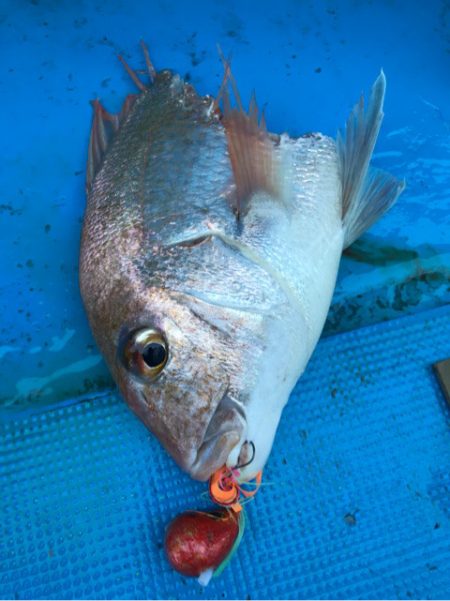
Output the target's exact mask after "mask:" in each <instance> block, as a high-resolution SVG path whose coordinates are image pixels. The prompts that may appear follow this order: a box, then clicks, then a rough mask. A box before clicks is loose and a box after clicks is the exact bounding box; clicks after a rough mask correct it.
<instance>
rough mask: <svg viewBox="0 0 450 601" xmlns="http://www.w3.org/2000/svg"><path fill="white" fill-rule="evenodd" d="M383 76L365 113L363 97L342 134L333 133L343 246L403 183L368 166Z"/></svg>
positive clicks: (377, 123)
mask: <svg viewBox="0 0 450 601" xmlns="http://www.w3.org/2000/svg"><path fill="white" fill-rule="evenodd" d="M385 91H386V78H385V76H384V73H383V72H381V73H380V75H379V76H378V78H377V80H376V81H375V83H374V85H373V87H372V93H371V96H370V100H369V105H368V108H367V112H365V111H364V100H363V97H361V99H360V101H359V103H358V104H357V105H356V106H355V107H354V109H353V111H352V112H351V114H350V116H349V118H348V120H347V124H346V131H345V135H344V134H342V133H341V132H339V133H338V136H337V150H338V156H339V164H340V172H341V179H342V220H343V225H344V229H345V239H344V247H347V246H349V245H350V244H351V243H352V242H354V241H355V240H356V239H357V238H358V237H359V236H360V235H361V234H362V233H363V232H364V231H365V230H366V229H368V228H369V227H370V226H371V225H372V224H373V223H374V222H375V221H376V220H377V219H378V218H379V217H381V215H382V214H383V213H385V212H386V211H387V210H388V209H389V208H390V207H391V206H392V205H393V204H394V202H395V201H396V200H397V198H398V196H399V195H400V193H401V192H402V191H403V189H404V187H405V182H402V181H399V180H397V179H395V178H394V177H393V176H392V175H389V174H388V173H385V172H383V171H379V170H376V169H372V168H369V162H370V159H371V157H372V153H373V149H374V147H375V143H376V140H377V137H378V133H379V131H380V127H381V122H382V120H383V116H384V114H383V102H384V95H385Z"/></svg>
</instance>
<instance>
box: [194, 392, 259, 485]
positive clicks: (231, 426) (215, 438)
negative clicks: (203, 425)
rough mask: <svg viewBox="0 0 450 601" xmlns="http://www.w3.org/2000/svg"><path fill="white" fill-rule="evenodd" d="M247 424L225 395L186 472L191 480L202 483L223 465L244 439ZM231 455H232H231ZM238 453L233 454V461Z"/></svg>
mask: <svg viewBox="0 0 450 601" xmlns="http://www.w3.org/2000/svg"><path fill="white" fill-rule="evenodd" d="M246 426H247V422H246V419H245V415H244V412H243V409H242V407H241V405H240V404H239V403H238V402H237V401H235V400H234V399H232V398H231V397H229V396H228V395H225V396H224V397H223V398H222V400H221V401H220V403H219V405H218V407H217V409H216V411H215V413H214V414H213V416H212V418H211V421H210V422H209V424H208V427H207V429H206V432H205V436H204V438H203V441H202V444H201V445H200V447H199V449H198V451H197V456H196V458H195V460H194V462H193V463H192V464H191V465H190V466H189V467H188V468H187V471H188V472H189V474H190V476H191V477H192V478H194V479H195V480H201V481H205V480H208V478H210V476H211V475H212V474H213V473H214V472H215V471H216V470H218V469H219V468H221V467H222V466H223V465H225V463H227V460H228V457H229V455H230V453H232V452H233V451H234V450H235V449H236V447H238V445H239V448H240V446H241V444H242V441H243V439H244V438H245V431H246ZM233 454H234V453H233ZM237 455H238V453H237V454H236V457H237Z"/></svg>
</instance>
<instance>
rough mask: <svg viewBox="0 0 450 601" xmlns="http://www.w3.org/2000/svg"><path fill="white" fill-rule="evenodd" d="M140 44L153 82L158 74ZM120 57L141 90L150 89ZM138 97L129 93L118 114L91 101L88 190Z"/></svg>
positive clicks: (145, 47)
mask: <svg viewBox="0 0 450 601" xmlns="http://www.w3.org/2000/svg"><path fill="white" fill-rule="evenodd" d="M140 44H141V48H142V51H143V53H144V58H145V64H146V66H147V74H148V76H149V79H150V83H151V82H153V80H154V78H155V76H156V71H155V68H154V66H153V64H152V62H151V60H150V55H149V53H148V49H147V46H146V45H145V43H144V42H143V41H142V40H141V42H140ZM118 58H119V60H120V62H121V63H122V64H123V66H124V67H125V69H126V71H127V73H128V75H129V76H130V77H131V79H132V80H133V82H134V83H135V84H136V86H137V87H138V88H139V90H140V91H141V92H145V90H147V89H148V86H147V85H145V84H144V83H143V82H142V81H141V80H140V79H139V76H138V74H137V72H136V71H134V70H133V69H132V68H131V67H130V66H129V65H128V64H127V62H126V61H125V59H124V58H123V57H122V56H119V57H118ZM138 97H139V94H129V95H128V96H127V97H126V98H125V100H124V103H123V105H122V109H121V110H120V112H119V113H117V114H114V113H109V112H108V111H107V110H106V109H105V108H104V107H103V106H102V105H101V103H100V101H99V100H93V101H92V102H91V104H92V107H93V109H94V117H93V120H92V127H91V135H90V138H89V150H88V162H87V169H86V190H87V191H88V192H89V190H90V188H91V186H92V182H93V181H94V178H95V176H96V175H97V173H98V171H99V169H100V167H101V166H102V163H103V159H104V157H105V154H106V151H107V149H108V148H109V145H110V144H111V141H112V139H113V138H114V135H115V134H116V132H117V131H118V129H119V127H120V126H121V125H122V123H123V122H124V121H125V119H126V118H127V117H128V115H129V113H130V111H131V109H132V108H133V105H134V103H135V102H136V99H137V98H138Z"/></svg>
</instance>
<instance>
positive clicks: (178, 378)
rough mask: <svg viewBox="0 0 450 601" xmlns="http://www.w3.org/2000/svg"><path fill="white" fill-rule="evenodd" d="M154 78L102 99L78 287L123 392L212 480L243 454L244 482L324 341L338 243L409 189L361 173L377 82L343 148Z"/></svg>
mask: <svg viewBox="0 0 450 601" xmlns="http://www.w3.org/2000/svg"><path fill="white" fill-rule="evenodd" d="M152 76H153V78H154V81H153V83H152V85H151V86H148V87H147V86H146V87H145V89H143V90H142V91H141V93H140V94H139V95H138V96H137V97H136V98H133V99H132V100H133V101H132V102H130V103H129V105H130V106H129V107H128V108H127V111H125V113H124V114H122V115H121V116H120V119H119V118H115V120H114V116H111V115H109V114H108V113H106V111H104V109H101V108H100V107H99V106H97V107H96V108H97V111H98V113H97V115H96V118H97V124H96V125H95V123H94V128H93V134H92V136H91V149H90V164H89V172H90V174H91V176H90V181H89V182H88V184H89V186H88V202H87V208H86V214H85V219H84V226H83V235H82V244H81V253H80V286H81V292H82V296H83V300H84V304H85V307H86V311H87V314H88V317H89V321H90V324H91V327H92V330H93V333H94V336H95V338H96V341H97V343H98V345H99V347H100V349H101V352H102V354H103V355H104V357H105V359H106V362H107V364H108V366H109V368H110V370H111V372H112V374H113V377H114V379H115V381H116V382H117V384H118V386H119V388H120V390H121V392H122V395H123V396H124V398H125V400H126V401H127V403H128V404H129V406H130V407H131V408H132V409H133V411H134V412H135V413H136V414H137V415H138V416H139V417H140V418H141V420H142V421H143V422H144V423H145V424H146V425H147V427H149V428H150V429H151V430H152V432H153V433H154V434H155V435H156V436H157V437H158V438H159V440H160V441H161V442H162V444H163V445H164V447H165V448H166V449H167V450H168V452H169V453H170V454H171V455H172V457H173V458H174V459H175V461H176V462H177V463H178V464H179V465H180V467H182V468H183V469H184V470H186V471H187V472H189V473H190V474H191V475H192V476H193V477H194V478H196V479H200V480H205V479H207V478H208V477H209V476H210V475H211V474H212V473H213V472H214V471H215V470H216V469H218V468H219V467H221V466H222V465H223V464H224V463H227V464H228V465H230V466H234V465H237V464H239V463H245V462H246V461H249V460H250V463H249V465H248V466H246V467H244V468H243V469H242V474H241V477H242V479H244V480H245V479H250V478H252V477H253V476H254V475H255V474H256V473H257V472H258V471H259V470H260V469H262V468H263V466H264V464H265V462H266V460H267V458H268V455H269V453H270V449H271V447H272V443H273V439H274V436H275V432H276V429H277V425H278V422H279V419H280V416H281V412H282V409H283V407H284V405H285V404H286V402H287V400H288V398H289V394H290V392H291V391H292V388H293V387H294V385H295V383H296V381H297V380H298V378H299V376H300V375H301V374H302V372H303V370H304V369H305V367H306V364H307V362H308V360H309V357H310V355H311V353H312V351H313V350H314V347H315V345H316V343H317V340H318V338H319V336H320V333H321V330H322V327H323V324H324V321H325V319H326V315H327V312H328V308H329V304H330V301H331V296H332V293H333V289H334V285H335V280H336V274H337V271H338V266H339V261H340V256H341V253H342V249H343V247H344V246H345V245H346V244H348V243H349V242H350V241H351V240H352V239H353V238H354V237H355V235H357V234H359V233H360V231H362V230H363V229H365V227H367V226H368V225H370V223H372V222H373V221H374V219H375V218H376V217H377V216H378V215H379V214H381V213H382V212H384V210H386V208H388V207H389V206H390V205H391V204H392V203H393V202H394V201H395V199H396V197H397V196H398V194H399V193H400V191H401V189H402V184H400V183H398V182H397V181H396V180H394V179H393V178H391V177H390V176H388V175H386V174H381V175H380V174H375V173H374V174H372V175H371V173H370V172H369V171H368V167H367V165H368V159H370V155H371V152H372V149H373V145H374V143H375V139H376V134H377V133H378V129H377V128H379V122H381V119H379V122H376V124H375V125H374V118H375V120H376V119H377V118H378V117H377V115H376V114H375V117H374V115H371V111H372V113H374V112H375V113H376V112H377V111H378V113H380V114H381V106H382V99H383V96H384V77H382V76H380V77H382V79H381V80H380V78H379V80H377V82H378V83H377V84H375V86H377V85H378V87H379V89H378V90H377V89H376V87H374V90H375V91H374V92H373V98H372V102H371V104H370V106H369V110H368V113H367V115H366V116H364V113H361V110H360V111H359V113H358V110H357V109H358V107H357V108H355V111H354V113H352V116H351V118H350V120H349V123H348V124H347V137H346V138H345V139H344V138H343V137H341V138H340V139H338V142H337V143H336V142H335V141H334V140H332V139H330V138H328V137H325V136H322V135H320V134H314V135H309V136H304V137H301V138H298V139H295V140H294V139H291V138H290V137H289V136H287V135H281V136H278V137H277V136H273V135H270V134H267V133H266V132H264V130H263V129H262V128H261V127H260V126H258V125H257V124H256V122H255V118H254V115H252V114H251V113H252V109H251V110H250V111H249V114H246V113H243V112H242V111H239V110H237V109H230V108H229V107H228V108H227V107H226V108H225V109H224V112H223V114H219V113H218V111H217V110H216V109H217V105H216V103H215V102H214V101H213V100H212V99H211V98H209V97H200V96H198V95H197V94H196V92H195V91H194V89H193V88H192V87H191V86H190V85H188V84H186V83H185V82H183V81H182V80H181V79H180V78H179V77H178V76H177V75H174V74H172V73H170V72H168V71H162V72H159V73H155V72H152ZM380 82H381V83H380ZM380 86H381V88H382V89H380ZM225 99H226V100H227V98H225ZM101 111H103V113H102V112H101ZM371 117H372V121H371ZM227 120H228V121H227ZM352 128H353V129H352ZM361 130H362V131H363V133H364V132H365V133H366V134H367V135H366V139H363V144H364V145H365V148H364V149H363V150H361V149H359V150H358V149H357V150H358V152H357V153H356V155H355V152H354V151H355V148H354V146H355V144H358V143H359V144H361V136H360V133H361ZM232 136H235V138H232ZM267 153H269V155H270V156H269V159H270V160H268V159H267V156H268V155H267ZM352 153H353V154H352ZM358 155H359V156H358ZM366 155H367V157H368V158H367V160H366V158H365V157H366ZM352 161H353V163H355V164H356V167H352ZM261 165H263V168H261ZM239 202H240V204H239ZM346 204H347V207H345V205H346ZM237 206H239V207H240V208H239V214H238V215H237V209H236V207H237ZM367 207H372V208H371V209H370V210H369V209H368V208H367ZM364 211H365V213H364ZM148 333H149V334H148ZM146 341H147V342H146ZM155 341H156V342H155ZM160 358H161V359H163V361H162V362H161V363H160V364H159V365H156V362H157V361H158V360H159V359H160ZM149 364H150V368H149ZM153 364H155V366H154V365H153ZM250 443H251V445H250Z"/></svg>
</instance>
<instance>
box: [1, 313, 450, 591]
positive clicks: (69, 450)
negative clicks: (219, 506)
mask: <svg viewBox="0 0 450 601" xmlns="http://www.w3.org/2000/svg"><path fill="white" fill-rule="evenodd" d="M449 355H450V307H443V308H441V309H438V310H435V311H433V312H429V313H422V314H420V315H417V316H415V317H405V318H402V319H400V320H398V321H393V322H389V323H385V324H381V325H377V326H372V327H367V328H364V329H360V330H357V331H353V332H349V333H346V334H343V335H339V336H335V337H332V338H327V339H324V340H322V341H321V342H320V343H319V346H318V348H317V349H316V352H315V354H314V357H313V359H312V361H311V363H310V365H309V367H308V369H307V372H306V373H305V375H304V377H303V378H302V380H301V381H300V383H299V384H298V385H297V387H296V389H295V392H294V394H293V395H292V398H291V399H290V402H289V405H288V406H287V408H286V410H285V412H284V415H283V418H282V422H281V424H280V427H279V430H278V434H277V438H276V442H275V446H274V450H273V452H272V455H271V458H270V461H269V464H268V466H267V469H266V471H265V478H264V481H265V483H266V486H265V487H264V488H263V489H262V490H261V491H260V492H259V493H258V495H257V498H256V500H255V501H254V502H252V503H251V504H250V505H249V506H248V511H247V515H248V528H247V530H246V533H245V536H244V540H243V542H242V544H241V547H240V549H239V551H238V553H237V555H236V557H235V558H234V560H233V562H232V564H230V566H229V567H228V568H227V570H226V571H225V572H224V573H223V575H222V576H221V577H220V578H218V579H215V580H213V581H212V583H211V584H210V585H209V586H208V588H207V589H206V590H204V589H202V588H201V587H200V586H199V585H198V584H197V583H196V581H195V580H190V579H186V578H183V577H181V576H179V575H177V574H176V573H174V572H173V571H172V570H171V568H170V567H169V565H168V564H167V563H166V561H165V558H164V551H163V548H162V543H163V537H164V528H165V525H166V524H167V522H168V521H169V520H170V519H171V518H172V517H173V516H175V515H176V514H177V513H179V512H181V511H182V510H185V509H194V508H200V507H207V506H208V502H207V499H206V498H205V497H204V496H202V494H203V493H204V492H205V490H206V486H205V485H203V484H200V483H195V482H192V481H190V480H189V478H188V477H187V476H184V475H183V474H182V473H181V472H180V471H179V469H178V468H177V467H176V466H175V465H174V464H173V463H172V461H171V460H170V459H169V458H168V457H167V456H166V455H165V453H164V451H162V450H161V448H160V447H159V445H158V443H157V442H156V441H155V440H153V438H152V437H151V435H150V434H149V433H148V432H147V431H146V430H145V428H144V427H143V426H142V425H141V424H140V423H139V422H138V420H137V419H136V418H134V416H133V415H132V414H131V413H130V412H129V411H128V410H127V409H126V407H125V405H124V404H123V403H122V401H120V400H119V399H118V397H117V396H114V395H112V394H111V395H105V396H102V397H97V398H91V399H85V400H82V401H79V402H78V403H74V404H71V405H67V406H64V407H60V408H57V409H53V410H48V411H46V412H41V413H40V414H36V415H28V416H25V415H24V416H16V417H15V418H14V419H8V420H7V419H6V418H5V417H3V418H2V422H1V472H0V489H1V499H0V503H1V508H0V511H1V514H0V593H1V596H2V597H12V598H17V599H19V598H30V597H37V598H42V597H50V598H71V597H77V598H89V597H95V598H100V599H102V598H105V597H112V598H143V597H150V598H172V599H173V598H175V599H176V598H179V599H184V598H200V599H201V598H213V599H224V598H225V599H227V598H244V599H245V598H281V597H282V598H298V597H300V598H302V597H310V598H317V597H320V598H330V597H337V598H343V597H350V598H360V597H368V598H380V597H381V598H409V597H419V598H420V597H422V598H430V597H435V598H443V597H448V595H449V594H450V570H449V560H450V469H449V462H450V459H449V457H450V414H449V408H448V406H447V405H446V403H445V400H444V396H443V394H442V392H441V391H440V389H439V386H438V383H437V381H436V379H435V377H434V374H433V372H432V368H431V364H432V363H433V362H435V361H437V360H439V359H443V358H445V357H447V356H449Z"/></svg>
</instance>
